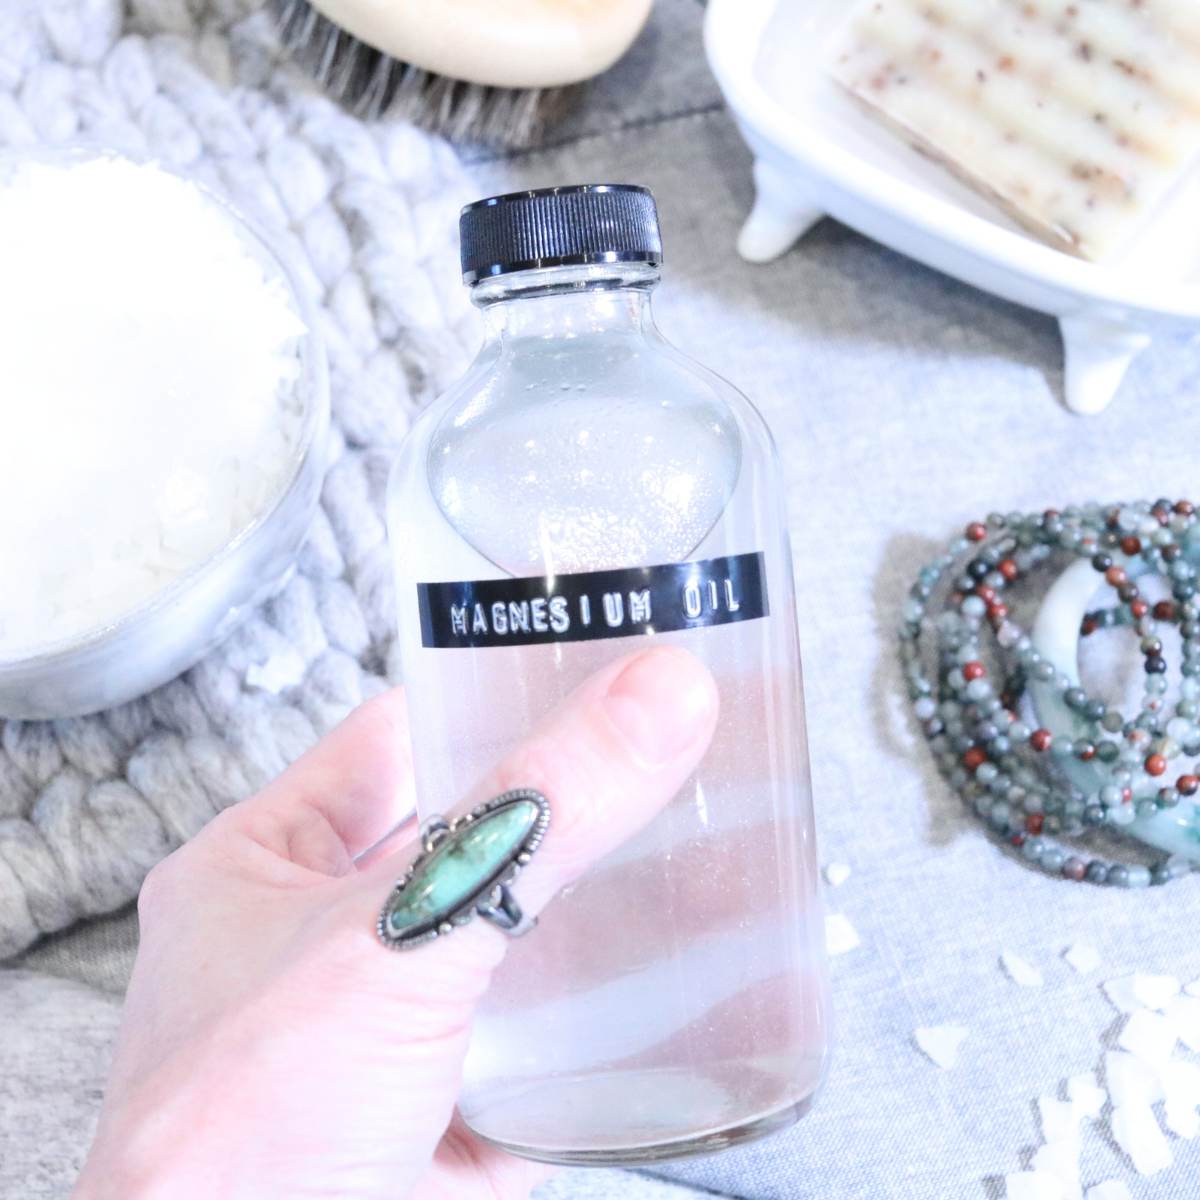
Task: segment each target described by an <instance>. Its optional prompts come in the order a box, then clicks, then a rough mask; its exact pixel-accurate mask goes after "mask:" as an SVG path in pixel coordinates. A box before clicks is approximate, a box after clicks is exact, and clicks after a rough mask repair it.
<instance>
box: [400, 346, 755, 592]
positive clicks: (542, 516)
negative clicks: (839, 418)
mask: <svg viewBox="0 0 1200 1200" xmlns="http://www.w3.org/2000/svg"><path fill="white" fill-rule="evenodd" d="M565 343H566V344H564V340H563V339H546V341H545V344H544V345H542V346H538V347H526V348H523V350H522V352H520V353H504V352H501V353H495V352H494V351H493V352H492V353H491V354H490V356H481V358H480V359H478V360H477V361H476V363H475V364H473V365H472V367H471V369H470V370H468V372H467V374H466V375H465V376H464V378H463V379H462V380H461V381H460V382H459V383H458V384H456V385H455V386H454V387H453V388H451V389H450V390H449V391H448V392H447V393H446V394H445V395H444V396H442V397H441V398H440V399H439V400H438V401H437V402H435V404H434V405H433V406H431V408H430V409H429V410H428V411H427V412H426V413H425V414H424V415H423V416H422V417H421V418H420V419H419V420H418V422H417V423H416V424H415V425H414V428H413V430H412V431H411V433H410V436H409V439H408V442H407V443H406V445H405V448H404V451H403V452H402V458H401V463H400V464H399V465H398V467H397V474H396V476H394V485H393V494H397V493H398V492H401V491H403V490H404V489H409V491H410V492H414V490H415V493H419V494H420V497H428V499H429V500H431V501H432V503H433V505H434V507H435V510H436V511H440V514H441V515H442V516H443V517H444V518H445V519H446V520H447V521H448V522H449V524H450V525H451V526H452V527H453V528H454V529H455V530H456V531H457V532H458V534H459V535H460V536H461V537H463V538H464V539H465V540H466V541H468V542H469V543H471V544H472V545H473V546H475V547H476V548H477V549H478V550H479V551H480V552H481V553H483V554H484V555H485V557H487V558H488V559H490V560H491V561H492V562H494V563H496V564H497V565H499V566H501V567H503V568H504V569H505V570H511V571H514V572H525V571H529V570H541V569H543V568H544V566H545V565H546V564H547V563H550V564H553V566H554V567H555V569H557V570H560V571H571V570H595V569H600V568H603V567H609V566H620V565H624V564H627V563H631V562H655V561H662V562H666V561H682V560H683V559H686V558H687V557H688V556H689V555H690V554H691V553H692V552H693V551H694V550H695V548H696V547H697V546H698V545H699V544H700V543H701V542H703V540H704V538H705V536H706V535H707V534H708V533H709V531H710V530H711V529H712V528H713V526H714V525H715V524H716V523H717V522H718V521H719V520H720V519H721V515H722V513H723V512H724V511H725V509H726V507H727V506H728V504H729V503H730V500H731V498H732V497H733V496H734V494H735V492H736V491H737V488H738V484H739V480H740V479H741V478H742V476H743V474H744V473H745V472H747V471H750V472H751V473H753V474H755V475H761V474H763V473H764V471H765V474H766V475H768V476H771V475H773V474H774V472H773V470H772V465H773V455H774V451H773V448H772V447H771V444H770V439H769V436H768V435H767V434H766V428H765V426H764V425H763V423H762V420H761V418H760V417H759V416H758V414H757V412H756V411H755V410H754V408H753V406H752V405H751V404H750V403H749V401H748V400H746V398H745V397H744V396H742V395H741V393H740V392H738V391H737V390H736V389H735V388H734V387H733V386H732V385H730V384H728V383H726V382H725V381H724V380H722V379H721V378H720V377H719V376H717V375H715V374H714V373H712V372H710V371H708V370H706V369H705V368H703V367H702V366H701V365H700V364H699V363H696V362H694V361H693V360H691V359H689V358H688V357H687V356H686V355H684V354H682V353H681V352H679V351H677V350H675V349H674V348H673V347H670V346H669V345H667V344H666V343H665V342H663V341H662V340H661V339H659V338H657V337H654V338H648V337H645V336H643V335H639V336H637V337H636V338H625V339H614V338H611V337H609V338H603V339H594V340H589V339H586V338H580V339H566V340H565ZM417 498H418V497H417V496H416V495H415V494H413V495H410V496H409V500H410V503H409V505H408V507H409V509H410V511H416V509H417V505H416V504H415V503H413V502H412V501H415V500H416V499H417Z"/></svg>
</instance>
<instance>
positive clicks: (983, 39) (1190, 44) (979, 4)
mask: <svg viewBox="0 0 1200 1200" xmlns="http://www.w3.org/2000/svg"><path fill="white" fill-rule="evenodd" d="M831 56H832V71H833V74H834V77H835V78H836V79H837V80H838V81H839V82H840V83H841V84H843V85H844V86H845V87H846V88H848V89H849V90H850V91H851V92H852V93H853V94H854V95H855V96H856V97H858V98H859V99H860V100H861V101H862V102H863V103H864V104H865V105H866V106H867V107H868V109H869V111H871V112H872V113H874V114H875V115H876V116H878V117H879V118H880V119H882V120H884V121H885V122H887V123H888V124H889V125H891V126H892V127H893V128H895V129H897V130H898V131H899V132H900V133H902V134H903V135H904V136H905V137H906V138H908V139H909V140H910V141H911V142H912V143H913V144H914V145H915V146H917V147H918V148H919V149H921V150H923V151H924V152H926V153H928V154H930V155H932V156H933V157H934V158H936V159H938V160H939V161H941V162H944V163H945V164H946V165H947V166H949V167H950V168H951V169H952V170H954V171H955V172H956V173H957V174H958V175H960V176H961V177H962V178H963V179H965V180H966V181H967V182H968V183H969V184H971V185H972V186H973V187H975V188H976V189H978V190H979V191H981V192H983V193H985V194H987V195H989V196H991V197H992V198H993V199H995V200H997V201H998V202H999V203H1000V204H1001V205H1002V206H1003V207H1004V208H1005V209H1007V210H1008V212H1010V213H1011V214H1012V215H1013V216H1014V217H1015V218H1016V219H1017V220H1019V221H1020V222H1021V223H1022V224H1023V225H1025V226H1026V227H1027V228H1029V229H1031V230H1032V231H1033V232H1035V233H1037V234H1039V235H1040V236H1042V237H1044V238H1046V239H1048V240H1050V241H1051V242H1053V243H1054V244H1055V245H1057V246H1059V247H1060V248H1062V249H1065V250H1068V251H1070V252H1072V253H1074V254H1078V255H1081V256H1083V257H1085V258H1091V259H1099V258H1103V257H1105V256H1106V255H1108V254H1109V253H1111V252H1112V251H1113V250H1115V249H1117V248H1119V247H1120V246H1121V245H1122V244H1123V243H1124V242H1125V241H1126V240H1127V239H1128V238H1129V236H1130V235H1131V234H1132V233H1133V232H1134V231H1135V229H1136V228H1137V227H1138V226H1139V225H1140V224H1141V222H1142V221H1143V220H1144V219H1145V218H1146V217H1147V215H1148V214H1149V213H1150V212H1151V211H1152V210H1153V209H1154V207H1155V206H1156V205H1158V204H1159V203H1160V202H1161V201H1162V200H1163V199H1164V197H1165V196H1166V194H1167V192H1168V191H1169V190H1170V189H1171V187H1172V185H1174V184H1175V183H1176V182H1177V181H1178V180H1179V179H1180V178H1181V177H1182V176H1183V174H1184V173H1185V172H1186V171H1187V170H1188V169H1189V168H1190V167H1192V166H1193V164H1194V163H1195V162H1196V161H1197V158H1198V157H1200V2H1198V0H1075V2H1074V3H1065V2H1061V0H865V2H864V3H861V4H859V5H856V6H855V7H854V8H853V9H852V11H851V14H850V16H849V18H848V19H847V21H846V23H845V24H844V26H843V27H842V28H840V29H839V30H838V32H837V35H836V37H835V40H834V42H833V44H832V46H831Z"/></svg>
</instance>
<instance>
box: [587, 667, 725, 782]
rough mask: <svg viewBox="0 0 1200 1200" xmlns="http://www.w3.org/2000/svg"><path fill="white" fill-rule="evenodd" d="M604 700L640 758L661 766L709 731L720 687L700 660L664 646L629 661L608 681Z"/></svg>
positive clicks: (613, 720)
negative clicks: (614, 677) (717, 686)
mask: <svg viewBox="0 0 1200 1200" xmlns="http://www.w3.org/2000/svg"><path fill="white" fill-rule="evenodd" d="M604 705H605V708H606V710H607V711H608V714H609V717H610V719H611V720H612V722H613V724H614V725H615V726H616V727H617V728H618V729H619V730H620V731H621V734H622V736H623V737H624V738H625V740H626V741H627V742H628V743H629V745H630V747H631V748H632V750H633V752H634V753H635V754H636V755H637V757H638V758H640V759H641V760H642V761H643V762H645V763H648V764H650V765H652V766H657V765H660V764H662V763H667V762H670V761H671V760H672V759H673V758H675V757H677V756H678V755H680V754H682V753H683V752H684V751H685V750H688V749H690V748H691V747H692V746H694V745H695V743H696V741H697V740H698V739H699V738H701V737H703V736H705V735H706V734H707V733H708V732H709V729H710V727H711V725H712V722H713V717H714V715H715V713H716V708H717V689H716V685H715V684H714V683H713V678H712V676H711V675H710V674H709V673H708V670H707V669H706V668H705V667H704V665H703V664H702V663H701V662H700V660H699V659H697V658H695V657H694V656H693V655H691V654H688V653H687V651H685V650H676V649H667V648H666V647H664V648H662V649H660V650H651V651H649V652H648V653H646V654H639V655H638V657H637V658H635V659H634V660H633V661H632V662H631V663H629V665H628V666H627V667H626V668H625V669H624V670H623V671H622V672H621V673H620V674H619V675H618V676H617V677H616V679H614V680H613V681H612V683H611V684H610V685H609V688H608V693H607V695H606V696H605V698H604Z"/></svg>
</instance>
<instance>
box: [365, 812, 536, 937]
mask: <svg viewBox="0 0 1200 1200" xmlns="http://www.w3.org/2000/svg"><path fill="white" fill-rule="evenodd" d="M538 813H539V809H538V806H537V805H536V804H534V802H533V801H532V800H515V801H513V803H512V804H507V805H505V806H504V807H503V808H500V809H497V810H496V811H495V812H491V813H488V814H487V815H486V816H483V817H480V818H479V819H478V820H476V821H473V822H472V823H471V824H470V825H467V826H465V827H464V828H462V829H459V830H457V831H456V832H454V833H452V834H450V835H449V836H448V837H447V838H446V840H445V841H444V842H443V843H442V844H441V845H440V846H438V848H437V849H436V850H434V851H433V853H432V854H430V855H429V857H428V858H427V859H425V861H424V862H423V863H421V864H420V865H419V866H418V867H417V869H416V872H415V873H414V874H413V877H412V878H411V879H410V880H409V881H408V883H407V884H405V886H404V890H403V891H401V892H398V893H397V894H396V895H395V896H393V897H392V901H391V903H390V904H389V905H388V914H387V926H388V930H389V931H390V932H391V933H392V934H393V935H396V936H401V935H403V934H404V933H406V932H408V931H410V930H413V929H415V928H417V927H421V926H436V925H438V924H439V923H440V922H441V921H444V920H445V919H446V918H447V917H449V916H450V914H451V913H453V912H455V911H456V910H457V909H459V908H461V907H462V906H463V905H464V904H466V903H467V902H468V901H469V900H471V899H472V898H473V897H475V896H477V895H478V894H479V893H480V892H481V891H482V890H483V889H484V888H485V887H486V886H487V885H488V883H489V882H490V881H491V880H492V879H493V878H494V877H495V876H496V875H498V874H499V873H500V872H501V871H502V870H503V869H504V868H505V867H506V866H507V865H508V864H509V863H510V862H512V861H513V859H514V858H515V857H516V855H517V852H518V850H519V849H520V846H521V843H522V842H523V841H524V840H525V839H526V838H527V837H528V836H529V833H530V831H531V830H532V829H533V827H534V825H535V824H536V823H537V819H538Z"/></svg>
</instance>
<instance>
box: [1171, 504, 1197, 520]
mask: <svg viewBox="0 0 1200 1200" xmlns="http://www.w3.org/2000/svg"><path fill="white" fill-rule="evenodd" d="M1175 511H1176V512H1177V513H1178V514H1179V515H1180V516H1181V517H1190V516H1191V515H1192V514H1193V513H1194V512H1195V511H1196V506H1195V505H1194V504H1193V503H1192V502H1191V501H1190V500H1176V501H1175Z"/></svg>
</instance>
